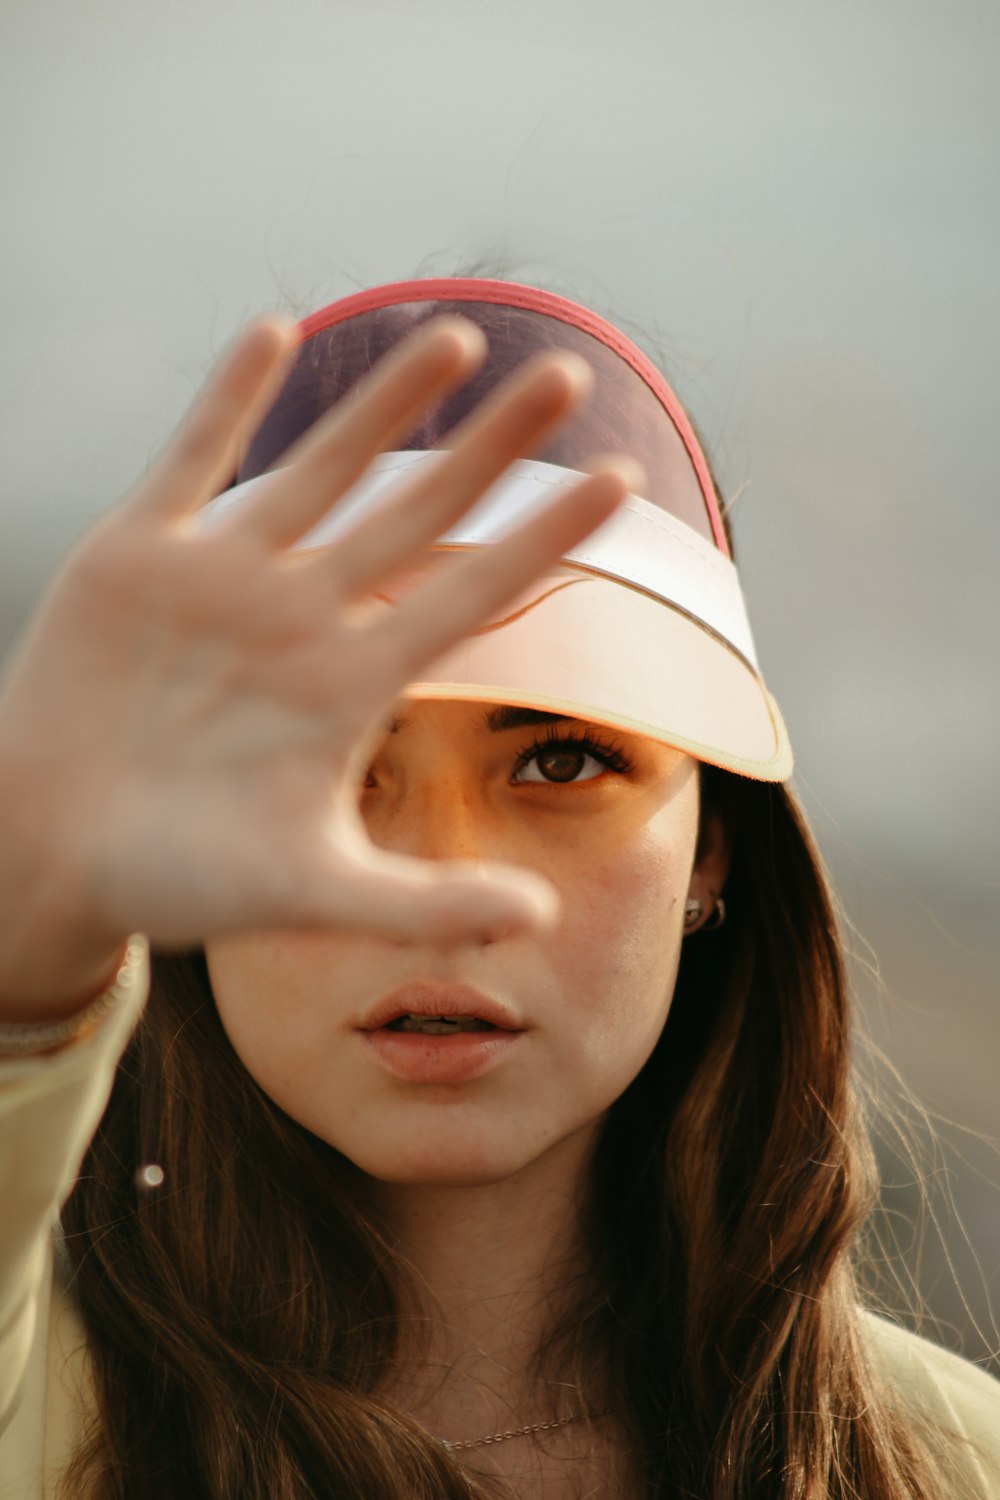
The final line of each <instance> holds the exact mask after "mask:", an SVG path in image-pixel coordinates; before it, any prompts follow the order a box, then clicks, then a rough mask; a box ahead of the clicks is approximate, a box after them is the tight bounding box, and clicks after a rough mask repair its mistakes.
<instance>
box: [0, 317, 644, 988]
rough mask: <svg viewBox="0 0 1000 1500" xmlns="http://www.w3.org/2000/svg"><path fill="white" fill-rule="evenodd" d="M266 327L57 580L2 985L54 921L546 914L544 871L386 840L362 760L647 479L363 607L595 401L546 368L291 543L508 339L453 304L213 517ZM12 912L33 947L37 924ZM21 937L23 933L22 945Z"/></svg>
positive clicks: (273, 339) (164, 942)
mask: <svg viewBox="0 0 1000 1500" xmlns="http://www.w3.org/2000/svg"><path fill="white" fill-rule="evenodd" d="M295 342H296V331H295V327H294V325H293V324H291V323H289V322H287V321H285V320H282V319H278V318H273V317H272V318H265V319H262V320H260V321H258V322H257V323H256V324H254V325H253V326H252V327H251V328H250V329H249V330H248V331H247V332H246V334H245V335H244V336H243V337H242V338H241V339H240V340H239V341H238V342H237V344H236V345H235V347H234V348H233V350H232V351H231V352H230V353H229V354H228V356H227V357H225V358H224V359H223V360H222V361H221V363H220V365H219V366H218V368H217V370H216V371H215V373H214V374H213V375H212V377H211V378H210V380H209V381H208V383H207V385H206V387H205V389H204V391H203V392H202V393H201V395H200V396H199V397H198V399H197V400H196V402H195V403H194V405H193V407H192V409H191V411H190V413H189V415H188V417H187V418H186V420H185V421H184V423H183V424H182V426H181V428H180V430H179V432H178V434H177V435H176V436H175V438H174V439H173V440H172V441H171V442H170V444H169V445H168V446H167V448H166V449H165V450H164V452H163V453H162V455H161V456H160V457H159V458H158V460H157V461H156V463H155V464H154V466H153V468H152V469H151V471H150V472H149V474H148V475H147V476H146V478H145V479H144V480H143V481H142V482H141V484H140V485H139V486H138V488H137V489H136V490H135V492H134V493H133V494H132V495H131V496H130V497H129V498H128V499H126V500H125V501H124V502H122V503H121V504H120V505H118V506H116V507H115V508H114V509H113V510H111V511H109V512H108V513H107V514H106V515H105V516H104V517H103V518H102V520H101V521H100V523H99V524H98V525H97V526H96V527H95V528H94V529H93V530H92V531H90V532H89V533H88V534H87V535H86V536H85V537H84V539H83V541H82V542H81V543H80V544H79V545H78V546H77V547H76V549H75V550H74V552H73V553H72V555H71V556H70V558H69V559H68V561H67V562H66V563H65V564H64V565H63V567H62V568H61V570H60V571H59V573H58V574H57V576H56V577H55V578H54V580H53V581H52V583H51V584H50V585H49V587H48V589H47V591H46V593H45V595H44V597H43V599H42V602H41V605H40V607H39V609H38V611H37V612H36V615H35V617H34V619H33V620H32V621H31V622H30V623H29V626H28V628H27V631H26V633H25V635H24V637H23V638H22V640H21V641H20V643H19V644H18V646H17V647H16V649H15V652H14V655H13V657H12V659H11V661H10V662H9V664H8V667H7V672H6V676H5V679H4V680H3V682H2V684H0V824H2V826H3V830H4V838H3V841H2V842H3V845H4V850H3V852H2V853H0V902H2V905H3V909H4V912H5V926H7V927H8V929H9V930H8V932H7V933H6V934H5V935H4V937H3V939H2V940H0V950H2V945H3V943H7V945H8V947H7V950H6V954H7V956H6V957H4V954H3V952H2V951H0V959H2V960H3V961H2V962H0V976H2V975H3V974H4V973H10V972H13V970H14V969H16V966H17V965H16V961H15V960H16V957H17V954H18V953H20V951H21V948H18V946H17V945H18V944H21V945H22V947H23V949H24V951H25V952H27V947H28V945H29V944H30V942H31V941H32V940H33V939H34V940H39V939H40V938H41V937H42V935H43V934H49V936H50V937H51V936H52V935H53V933H55V934H58V933H59V932H60V931H62V930H65V932H66V934H67V940H69V937H70V931H71V930H72V934H74V935H75V936H76V937H77V938H78V939H79V941H80V944H81V948H80V951H81V952H82V951H83V946H84V938H83V935H84V934H91V933H92V934H93V950H92V951H93V952H94V953H95V954H96V953H97V952H108V951H111V945H113V944H115V943H117V942H119V941H120V940H121V939H122V938H123V937H124V936H125V935H126V934H128V933H129V932H132V931H143V932H145V933H146V934H147V935H148V936H149V938H150V940H151V942H152V943H153V944H154V946H155V945H159V946H165V947H186V946H191V945H195V944H198V943H200V942H202V941H204V940H205V939H206V938H208V937H211V936H213V935H217V934H221V933H225V932H232V931H236V930H244V929H254V928H271V927H303V926H321V925H329V924H346V925H350V926H354V927H364V928H369V929H374V930H378V931H379V932H382V933H385V934H388V935H392V936H395V937H401V938H424V939H428V938H430V939H436V940H440V941H456V942H459V941H465V940H471V939H473V938H475V937H477V936H480V935H484V934H487V933H489V932H490V931H494V930H497V929H498V928H511V927H518V926H528V925H531V924H533V923H535V922H538V921H542V920H545V918H546V915H551V914H552V911H553V905H554V895H553V894H552V892H551V891H550V889H549V888H548V887H547V886H546V885H545V884H544V883H543V882H542V881H541V880H540V879H539V878H538V877H536V876H534V875H531V874H530V873H529V872H526V871H518V870H513V869H510V868H506V867H501V866H485V865H484V866H474V865H470V864H467V863H464V862H463V863H454V864H445V863H441V862H432V861H424V860H417V859H407V858H404V857H402V856H398V855H394V854H391V853H388V852H386V851H383V850H379V849H377V848H376V847H375V846H374V845H373V844H372V843H371V842H370V841H369V839H368V837H367V835H366V833H365V829H364V826H363V823H362V820H361V817H360V813H359V810H358V793H359V788H360V783H361V778H362V776H363V772H364V768H365V764H366V762H367V759H368V758H369V756H370V754H371V751H372V750H373V748H374V746H375V744H376V743H377V740H378V737H379V735H380V734H381V733H382V732H383V726H384V721H385V720H386V718H387V717H388V715H389V713H390V712H391V709H392V706H393V704H394V703H395V701H396V700H397V698H398V697H399V695H400V693H401V692H402V690H403V689H404V687H405V685H406V684H407V682H408V681H412V680H413V679H414V678H415V677H416V676H418V675H419V673H420V671H421V670H422V669H423V668H424V667H426V666H427V665H428V664H429V663H430V662H431V661H433V660H434V659H435V658H436V657H438V656H439V655H440V654H441V653H442V652H443V651H445V650H446V649H447V648H448V647H449V646H450V645H452V644H453V643H454V642H456V641H457V640H459V639H460V638H461V637H462V636H463V635H465V634H467V633H468V632H469V631H470V630H471V629H473V628H475V627H476V626H477V625H478V624H480V623H482V622H483V621H485V620H486V619H488V618H489V617H490V616H491V615H492V614H493V613H495V612H496V611H497V610H498V609H499V608H500V607H501V606H502V605H503V604H505V603H506V602H507V601H509V600H510V599H512V598H514V597H515V596H516V595H517V594H518V593H520V592H521V591H522V590H523V589H524V588H525V587H526V586H527V584H528V583H530V582H531V580H532V579H533V578H534V577H536V576H538V575H540V574H541V573H543V572H544V571H545V569H546V568H547V567H549V566H550V565H551V564H552V563H553V562H554V561H555V560H556V559H557V558H559V557H560V555H562V554H563V553H564V552H565V551H566V550H567V549H568V548H570V547H571V546H572V545H573V544H574V543H575V542H576V541H578V540H579V539H580V538H581V537H582V536H584V535H586V534H587V533H588V532H589V531H591V530H592V529H594V527H596V526H597V525H599V524H600V523H601V522H602V521H603V520H604V519H606V517H607V516H608V515H609V514H610V513H611V511H612V510H613V509H614V507H615V505H616V504H617V503H618V501H619V500H620V499H621V498H622V497H623V495H624V494H625V493H626V491H627V489H628V488H629V487H630V484H634V483H635V478H634V474H633V472H632V468H631V466H629V465H628V463H627V462H626V461H621V460H618V461H615V460H610V459H609V460H607V461H606V462H604V463H602V464H600V465H594V466H593V468H594V472H593V474H592V476H591V477H589V478H586V479H584V480H582V481H581V483H580V484H579V485H577V486H575V487H574V488H573V489H572V490H570V491H568V492H567V493H566V494H564V495H563V496H562V497H560V498H559V499H558V500H556V501H555V502H554V503H552V504H550V505H549V506H548V508H547V509H546V510H545V511H544V512H542V513H540V514H539V515H538V516H536V517H535V518H534V519H532V520H531V521H530V523H528V524H527V525H523V526H521V527H520V528H519V529H518V530H517V531H516V532H515V533H513V534H511V535H510V536H508V537H507V538H506V539H505V540H504V541H502V542H499V543H497V544H495V545H492V546H490V547H488V548H485V549H483V550H481V551H478V552H476V553H473V554H471V555H468V556H463V557H461V558H460V559H458V560H456V561H449V562H448V563H447V564H446V565H445V566H446V572H445V573H441V572H437V573H436V574H435V577H434V579H433V582H425V583H423V584H421V585H420V586H418V587H416V588H415V589H414V590H413V591H412V592H411V593H409V594H408V595H407V596H406V598H405V599H404V600H403V602H402V603H401V604H400V606H399V608H398V609H396V610H393V611H391V612H385V613H382V614H378V615H377V616H371V617H369V618H367V619H366V618H365V617H364V616H361V615H360V614H359V611H358V610H357V607H356V606H357V604H358V601H359V600H360V599H361V598H362V597H363V596H364V595H365V594H367V593H370V592H372V591H374V590H376V589H377V587H378V585H379V583H380V581H384V580H386V579H388V578H390V577H391V576H392V575H394V574H396V573H398V572H399V571H400V570H401V569H405V568H406V567H407V565H413V564H414V563H415V562H416V561H417V560H418V559H420V558H421V557H422V556H423V555H424V552H425V549H426V547H427V546H428V545H430V544H432V543H433V542H434V540H435V539H436V538H438V537H439V536H441V535H442V534H443V533H444V532H446V531H447V530H448V529H449V528H450V527H451V526H452V525H453V524H454V523H455V521H456V520H457V519H458V518H459V517H460V516H461V515H462V514H463V512H465V511H466V510H468V509H469V508H470V507H471V506H472V505H473V504H474V503H475V502H476V501H477V499H478V498H479V497H480V496H481V495H482V494H483V493H484V492H485V491H486V490H487V489H488V488H489V486H490V485H491V484H492V483H493V482H494V481H495V480H496V478H497V477H498V476H499V475H500V474H501V473H502V472H503V471H504V469H505V468H506V467H507V466H508V465H509V464H510V463H511V462H513V461H514V460H515V459H516V458H517V457H518V456H520V455H521V454H523V453H524V452H525V451H526V450H528V449H529V448H531V447H532V446H533V445H534V444H535V443H536V442H537V441H538V439H539V438H540V436H541V435H542V434H543V433H545V432H546V431H547V430H548V429H549V428H551V427H552V426H554V425H555V424H556V423H557V422H559V421H560V419H562V418H563V417H565V416H566V415H567V414H568V413H569V412H570V411H571V410H572V409H573V408H574V407H575V406H576V405H577V404H578V403H579V402H580V400H582V399H583V397H584V396H585V394H586V392H587V389H588V387H589V384H590V380H591V378H592V377H591V376H590V372H589V369H588V367H587V366H586V364H585V363H584V362H583V361H581V360H579V359H577V358H576V357H575V356H573V355H570V354H558V353H557V354H550V355H545V356H540V357H537V358H535V359H532V360H529V361H527V362H526V364H525V365H523V366H522V367H521V368H520V370H519V371H518V372H517V373H516V374H515V375H514V376H512V377H511V378H510V379H509V380H508V381H507V382H506V383H505V384H504V385H503V386H502V387H501V388H500V389H499V390H497V391H496V392H495V393H494V394H493V396H492V397H491V398H490V399H488V400H487V401H485V402H484V403H483V404H482V405H481V406H479V407H478V408H477V409H476V410H475V411H474V412H473V413H472V414H471V415H470V416H469V417H468V418H467V419H466V421H465V422H464V423H463V424H462V425H461V427H460V428H458V429H456V430H455V432H454V433H453V434H451V436H450V438H449V444H448V450H449V451H448V453H447V456H446V457H444V458H442V460H441V461H440V463H438V464H434V465H430V466H428V468H429V470H430V472H426V471H424V470H423V467H422V466H421V471H420V472H419V473H418V474H417V476H416V477H415V478H413V477H410V478H406V479H404V480H403V481H401V483H400V485H399V486H398V489H397V491H396V493H395V494H394V495H393V497H392V498H391V500H390V501H389V502H388V507H389V508H388V509H385V508H383V509H381V510H380V512H379V514H378V515H377V517H370V518H368V519H365V520H362V521H361V522H360V523H358V524H357V525H356V526H355V527H354V528H353V529H352V530H351V531H350V532H349V533H348V534H347V535H345V536H344V537H343V539H342V540H340V541H339V542H337V543H336V544H334V545H332V546H330V547H328V548H325V549H322V550H318V551H316V552H310V553H292V552H290V551H289V549H290V548H292V547H293V545H294V543H295V542H296V541H298V540H299V539H300V538H301V537H303V536H304V535H306V534H307V533H308V532H309V531H310V530H311V529H312V527H313V526H314V525H315V524H316V523H317V522H318V521H319V520H320V519H321V518H322V516H323V515H324V514H325V513H326V512H327V511H328V510H329V509H330V508H331V507H332V506H333V505H335V504H336V502H337V501H338V499H340V498H341V497H342V496H343V495H344V494H346V492H347V491H348V490H349V489H350V488H351V486H352V485H353V484H354V483H355V481H356V480H357V479H358V478H359V477H360V476H361V474H362V473H363V472H364V470H365V469H366V467H367V466H368V464H369V463H370V462H371V460H372V458H373V457H374V456H375V455H376V454H377V453H379V452H382V451H386V450H389V449H391V448H393V447H394V446H395V440H396V439H397V438H398V437H399V435H400V434H403V433H405V432H407V431H409V430H410V429H411V428H412V427H413V426H414V425H415V424H416V422H417V421H418V419H419V417H420V415H421V414H422V412H423V411H424V410H425V409H426V408H427V407H428V406H429V405H430V404H431V403H432V402H436V401H437V400H439V399H440V398H441V397H442V396H443V395H445V394H447V392H448V391H450V390H451V389H454V388H455V387H456V386H457V385H459V384H460V383H461V382H463V381H464V380H466V379H468V378H469V376H470V375H471V374H472V373H473V371H474V370H475V368H476V367H477V366H478V364H479V363H480V361H481V359H482V357H483V355H484V353H485V340H484V339H483V336H482V334H481V333H480V332H479V330H478V329H477V328H475V327H474V325H472V324H471V323H468V322H466V321H465V320H462V319H458V318H453V317H442V318H436V319H434V320H432V321H430V322H428V323H426V324H425V325H423V327H422V328H421V329H420V330H419V331H418V332H417V333H415V334H414V335H412V336H410V337H409V338H408V339H407V340H406V341H405V342H404V343H403V344H402V345H400V346H399V347H398V348H397V349H396V350H394V351H393V352H392V353H391V354H390V355H389V356H387V357H386V358H385V359H384V360H383V361H381V363H380V364H379V365H378V366H377V367H376V368H375V369H374V370H373V371H372V372H371V374H370V375H368V376H367V377H366V378H365V379H364V380H363V381H361V382H360V383H359V384H358V385H357V386H356V387H355V388H354V390H353V391H352V392H351V393H350V394H349V395H348V396H347V397H345V398H344V399H343V400H342V401H341V402H340V403H339V404H338V405H337V406H336V408H335V409H334V410H333V411H332V412H331V413H330V414H329V415H328V416H326V417H325V418H324V419H322V420H321V421H320V422H318V423H317V424H316V426H315V427H314V428H312V429H311V431H309V432H308V433H307V434H306V435H305V436H304V437H303V438H302V439H301V440H300V441H299V442H298V444H296V446H295V447H294V448H293V449H292V450H290V452H289V453H288V454H287V455H286V456H285V459H284V460H283V464H284V467H283V468H282V470H281V471H280V474H279V475H277V476H276V477H275V478H274V479H273V480H272V482H271V483H270V485H269V486H267V487H264V488H262V489H261V490H260V491H258V492H257V493H256V494H255V495H252V496H249V497H248V498H247V500H246V502H245V503H244V504H243V505H242V506H240V507H236V508H234V510H233V511H231V512H229V513H228V514H227V515H225V516H224V517H223V519H222V520H221V521H220V522H219V523H217V524H216V525H214V526H213V527H212V528H202V527H201V526H200V525H199V524H198V513H199V511H200V510H201V508H202V507H203V506H204V505H205V504H206V503H207V502H208V501H209V500H210V499H211V498H212V497H213V495H215V494H216V493H217V492H218V490H219V488H220V487H221V486H222V485H223V484H224V483H225V482H226V480H227V479H228V477H229V475H230V474H231V473H232V472H233V470H234V468H235V460H236V455H237V452H238V450H239V447H240V444H241V443H242V442H244V441H245V440H246V438H247V437H248V436H249V435H250V434H252V432H253V430H254V428H255V426H256V424H257V423H258V422H259V420H260V418H261V416H262V415H263V413H264V412H265V411H266V409H267V407H268V405H269V404H270V402H271V401H272V400H273V398H274V395H275V394H276V391H277V389H278V388H279V386H280V383H281V380H282V378H283V376H284V374H285V372H286V370H287V364H288V360H289V358H290V356H291V354H292V353H293V351H294V348H295ZM15 927H16V929H17V934H18V935H17V936H15V934H14V928H15ZM12 944H13V945H14V946H13V947H12V946H11V945H12Z"/></svg>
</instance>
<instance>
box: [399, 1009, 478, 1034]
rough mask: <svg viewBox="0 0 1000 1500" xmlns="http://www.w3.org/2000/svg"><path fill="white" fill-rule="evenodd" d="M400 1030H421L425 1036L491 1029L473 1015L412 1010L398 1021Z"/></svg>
mask: <svg viewBox="0 0 1000 1500" xmlns="http://www.w3.org/2000/svg"><path fill="white" fill-rule="evenodd" d="M399 1030H400V1031H422V1032H423V1033H424V1034H425V1035H427V1036H451V1035H452V1034H453V1033H454V1032H456V1031H492V1030H494V1028H493V1027H492V1026H491V1025H490V1024H489V1022H488V1021H479V1020H477V1019H476V1017H475V1016H417V1015H414V1014H413V1013H412V1012H411V1013H410V1015H408V1016H404V1017H403V1019H402V1020H401V1021H400V1022H399Z"/></svg>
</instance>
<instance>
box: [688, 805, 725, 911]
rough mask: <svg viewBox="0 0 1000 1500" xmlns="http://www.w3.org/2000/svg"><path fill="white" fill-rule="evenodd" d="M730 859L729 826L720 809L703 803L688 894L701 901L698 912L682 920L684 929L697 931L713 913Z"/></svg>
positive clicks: (723, 886) (723, 884)
mask: <svg viewBox="0 0 1000 1500" xmlns="http://www.w3.org/2000/svg"><path fill="white" fill-rule="evenodd" d="M732 861H733V844H732V837H731V835H730V832H729V827H728V825H727V823H726V821H725V819H724V818H723V817H722V815H721V814H720V813H717V812H710V811H709V810H708V809H707V808H706V807H705V806H704V804H703V805H702V817H701V828H700V831H699V834H698V847H697V849H696V850H695V857H694V866H693V868H692V870H691V887H690V890H689V892H688V896H689V898H691V897H693V898H694V899H695V900H696V901H699V902H700V903H701V912H700V913H699V915H698V916H697V918H696V919H695V920H692V921H690V922H688V923H685V931H686V932H697V930H698V928H699V927H703V926H704V925H705V924H706V923H707V922H711V921H712V920H713V918H714V917H715V916H716V907H717V904H718V900H719V897H720V896H721V895H722V892H723V889H724V888H725V884H726V881H727V880H728V879H729V870H730V866H731V865H732Z"/></svg>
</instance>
